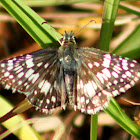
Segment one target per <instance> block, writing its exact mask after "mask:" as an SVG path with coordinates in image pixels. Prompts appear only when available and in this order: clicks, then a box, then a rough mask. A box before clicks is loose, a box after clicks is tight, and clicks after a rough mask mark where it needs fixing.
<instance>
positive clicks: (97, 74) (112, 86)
mask: <svg viewBox="0 0 140 140" xmlns="http://www.w3.org/2000/svg"><path fill="white" fill-rule="evenodd" d="M139 79H140V65H139V64H138V63H137V62H136V61H135V60H130V59H129V58H122V57H120V56H117V55H115V54H110V53H108V52H105V51H101V50H98V49H95V48H88V47H85V48H78V47H77V45H76V42H75V36H74V34H73V32H65V33H64V35H63V38H62V40H61V46H60V47H59V49H58V50H57V49H42V50H39V51H36V52H33V53H29V54H26V55H23V56H18V57H15V58H11V59H8V60H3V61H1V62H0V82H1V83H2V84H3V85H4V87H5V88H6V89H12V91H13V92H15V91H17V92H20V93H23V94H25V95H26V97H27V99H28V101H29V102H30V103H31V104H32V105H34V106H35V107H36V108H37V109H41V110H42V111H44V112H46V113H50V112H51V111H52V110H54V109H55V108H56V107H59V106H61V107H63V108H65V106H66V105H67V104H69V105H70V106H72V107H73V108H74V109H75V110H76V109H78V110H80V111H81V112H84V113H87V114H95V113H96V112H98V111H100V110H102V109H103V108H105V107H107V105H108V103H109V100H110V98H111V97H115V96H117V95H119V93H120V92H125V91H126V90H127V89H129V88H131V87H132V86H134V85H135V83H136V82H137V81H138V80H139Z"/></svg>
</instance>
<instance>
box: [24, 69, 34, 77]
mask: <svg viewBox="0 0 140 140" xmlns="http://www.w3.org/2000/svg"><path fill="white" fill-rule="evenodd" d="M33 73H34V70H33V69H29V70H28V71H27V72H26V74H25V78H28V77H29V76H30V75H31V74H33Z"/></svg>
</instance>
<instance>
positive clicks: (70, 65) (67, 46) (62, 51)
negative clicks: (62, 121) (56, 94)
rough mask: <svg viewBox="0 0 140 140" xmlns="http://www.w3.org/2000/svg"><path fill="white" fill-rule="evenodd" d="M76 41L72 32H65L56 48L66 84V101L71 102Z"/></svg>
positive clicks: (75, 67)
mask: <svg viewBox="0 0 140 140" xmlns="http://www.w3.org/2000/svg"><path fill="white" fill-rule="evenodd" d="M76 48H77V46H76V43H75V39H74V35H73V33H72V32H70V33H67V32H65V34H64V37H63V38H62V46H61V47H60V48H59V50H58V52H59V53H58V54H59V61H60V63H61V66H62V67H63V75H64V80H65V86H66V92H67V93H66V96H67V99H68V102H69V103H70V104H73V98H74V97H73V93H74V90H75V88H74V87H75V86H74V84H75V83H74V79H75V76H76V69H77V62H76V59H77V55H76Z"/></svg>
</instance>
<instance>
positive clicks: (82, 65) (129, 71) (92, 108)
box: [75, 48, 140, 114]
mask: <svg viewBox="0 0 140 140" xmlns="http://www.w3.org/2000/svg"><path fill="white" fill-rule="evenodd" d="M77 53H78V69H77V87H76V89H77V103H76V105H75V108H78V109H79V110H81V112H85V113H87V114H95V113H96V112H98V111H100V110H102V109H103V108H105V107H107V105H108V102H109V100H110V98H111V97H114V96H117V95H118V94H119V93H120V92H125V91H126V90H127V89H129V88H131V87H132V86H134V84H135V83H136V82H137V81H138V80H139V79H140V65H139V64H138V63H137V62H136V61H135V60H130V59H128V58H122V57H120V56H117V55H114V54H110V53H107V52H104V51H101V50H98V49H94V48H83V49H77Z"/></svg>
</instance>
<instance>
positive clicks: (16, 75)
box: [0, 49, 65, 112]
mask: <svg viewBox="0 0 140 140" xmlns="http://www.w3.org/2000/svg"><path fill="white" fill-rule="evenodd" d="M61 74H62V68H60V62H59V59H58V54H57V50H52V49H50V50H49V49H42V50H39V51H36V52H33V53H30V54H26V55H23V56H19V57H15V58H11V59H8V60H4V61H1V62H0V81H1V82H2V84H3V85H4V87H5V88H6V89H12V90H13V92H15V91H18V92H20V93H23V94H25V95H26V96H27V99H28V100H29V101H30V103H31V104H33V105H34V106H36V108H37V109H42V110H43V111H45V112H50V111H51V110H52V109H54V108H56V107H57V106H63V105H64V104H65V95H64V97H63V104H61V94H60V92H61V93H62V94H64V93H65V87H64V80H63V75H61Z"/></svg>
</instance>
